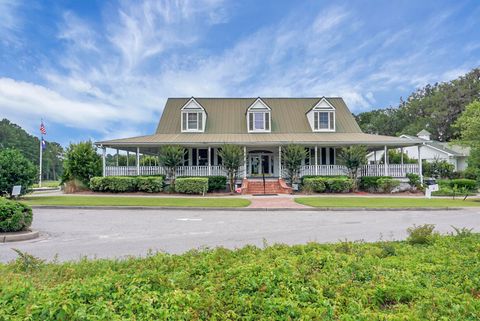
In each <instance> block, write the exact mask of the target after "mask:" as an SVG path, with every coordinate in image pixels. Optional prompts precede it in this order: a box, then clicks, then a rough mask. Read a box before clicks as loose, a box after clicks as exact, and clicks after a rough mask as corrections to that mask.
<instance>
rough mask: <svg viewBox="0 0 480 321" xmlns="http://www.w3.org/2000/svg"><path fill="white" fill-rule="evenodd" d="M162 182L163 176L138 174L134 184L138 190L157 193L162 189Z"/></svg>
mask: <svg viewBox="0 0 480 321" xmlns="http://www.w3.org/2000/svg"><path fill="white" fill-rule="evenodd" d="M163 182H164V177H163V176H151V177H149V176H139V177H137V178H136V180H135V185H136V190H137V191H139V192H147V193H158V192H161V191H162V190H163Z"/></svg>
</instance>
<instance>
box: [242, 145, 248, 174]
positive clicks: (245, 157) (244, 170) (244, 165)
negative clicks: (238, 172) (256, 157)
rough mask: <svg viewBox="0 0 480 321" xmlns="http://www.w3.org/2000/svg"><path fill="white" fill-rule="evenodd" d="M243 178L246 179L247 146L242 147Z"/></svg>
mask: <svg viewBox="0 0 480 321" xmlns="http://www.w3.org/2000/svg"><path fill="white" fill-rule="evenodd" d="M243 178H247V146H243Z"/></svg>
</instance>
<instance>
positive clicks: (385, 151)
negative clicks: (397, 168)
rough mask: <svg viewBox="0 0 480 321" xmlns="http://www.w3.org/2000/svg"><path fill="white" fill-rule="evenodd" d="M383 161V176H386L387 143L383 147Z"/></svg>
mask: <svg viewBox="0 0 480 321" xmlns="http://www.w3.org/2000/svg"><path fill="white" fill-rule="evenodd" d="M383 163H384V165H385V176H388V150H387V145H385V147H384V149H383Z"/></svg>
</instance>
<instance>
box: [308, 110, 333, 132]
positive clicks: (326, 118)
mask: <svg viewBox="0 0 480 321" xmlns="http://www.w3.org/2000/svg"><path fill="white" fill-rule="evenodd" d="M334 113H335V112H334V111H315V112H314V113H313V130H316V131H322V130H327V131H329V130H335V114H334Z"/></svg>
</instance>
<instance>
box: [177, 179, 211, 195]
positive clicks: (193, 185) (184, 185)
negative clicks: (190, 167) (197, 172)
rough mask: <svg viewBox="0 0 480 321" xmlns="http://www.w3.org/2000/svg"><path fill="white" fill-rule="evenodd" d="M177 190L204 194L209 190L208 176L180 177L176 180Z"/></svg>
mask: <svg viewBox="0 0 480 321" xmlns="http://www.w3.org/2000/svg"><path fill="white" fill-rule="evenodd" d="M175 191H176V192H177V193H185V194H203V193H206V192H207V191H208V178H206V177H179V178H177V180H176V181H175Z"/></svg>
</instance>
